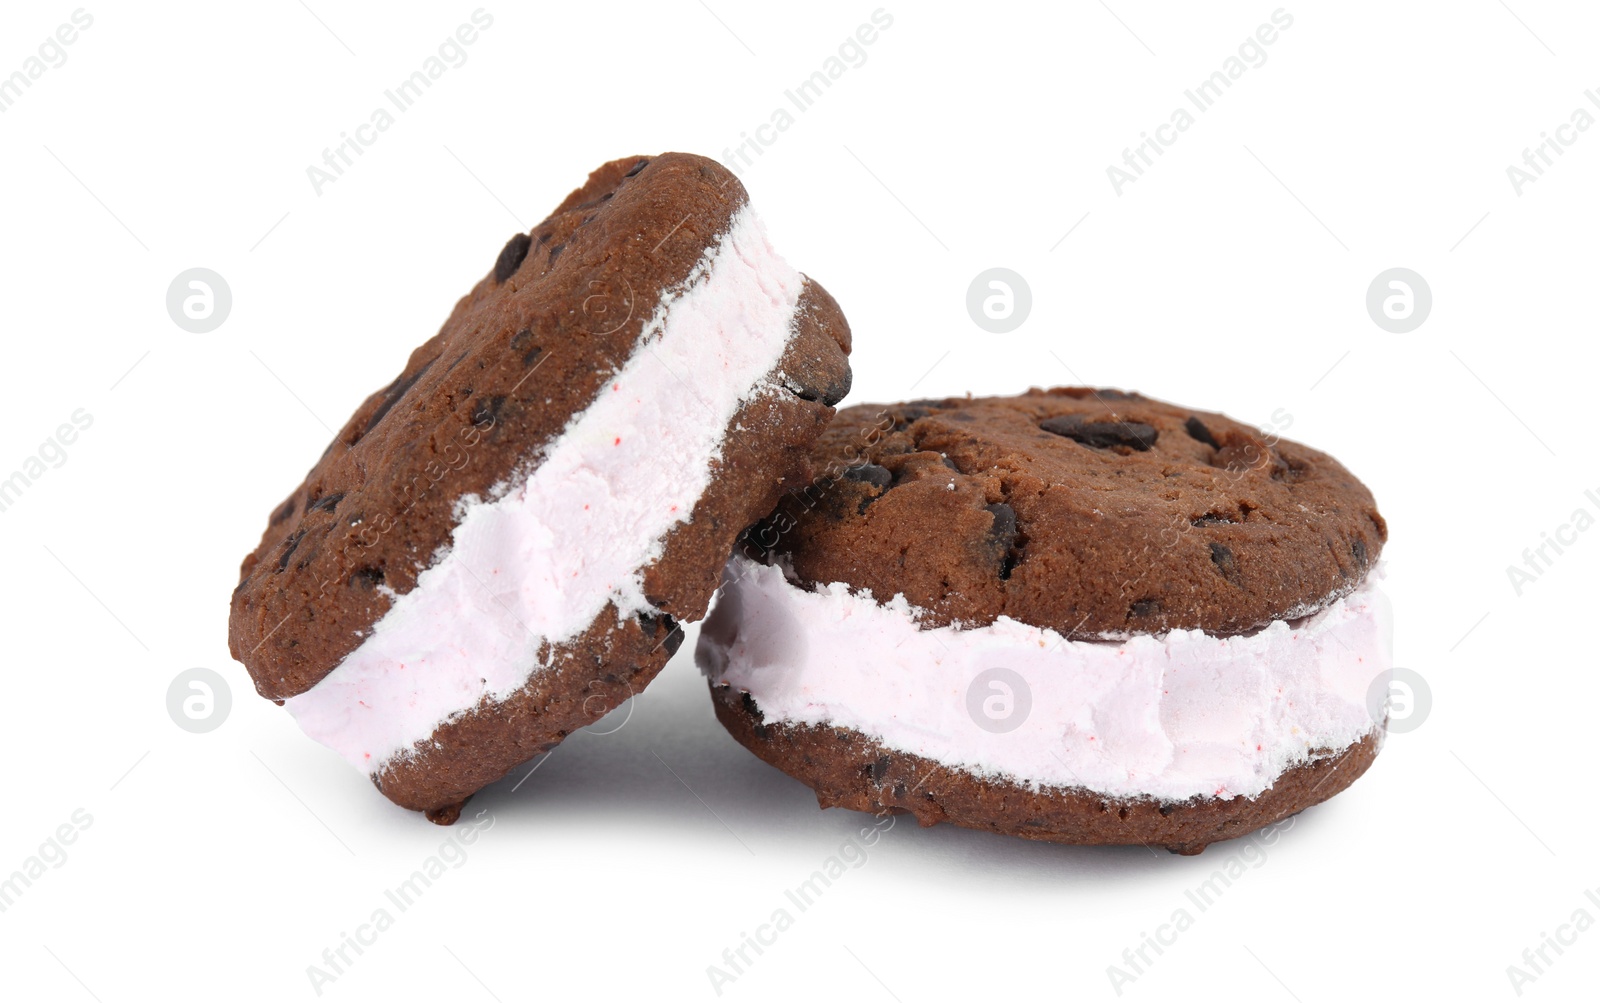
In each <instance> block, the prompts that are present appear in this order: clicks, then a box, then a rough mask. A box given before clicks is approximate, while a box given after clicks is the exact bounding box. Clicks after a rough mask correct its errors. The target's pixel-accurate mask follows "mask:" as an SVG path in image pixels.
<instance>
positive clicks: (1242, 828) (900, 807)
mask: <svg viewBox="0 0 1600 1003" xmlns="http://www.w3.org/2000/svg"><path fill="white" fill-rule="evenodd" d="M711 702H712V706H713V707H714V708H715V710H716V714H717V720H718V721H720V722H721V723H722V725H723V727H725V728H727V730H728V733H729V734H731V735H732V736H733V737H734V738H735V739H737V740H738V742H739V743H740V744H741V745H743V746H744V747H745V748H747V749H749V750H750V751H751V752H753V753H755V754H756V756H757V757H759V758H760V759H761V760H763V761H764V762H766V763H768V764H770V765H772V766H775V767H777V768H778V769H780V770H782V771H783V772H784V773H787V774H789V776H791V777H794V778H795V779H797V780H799V781H801V782H802V783H804V784H805V785H806V786H807V787H810V788H811V789H812V790H813V791H815V792H816V795H817V803H818V804H819V805H821V806H822V807H823V808H833V807H839V808H850V809H854V810H855V811H864V812H870V813H872V814H875V815H881V814H884V813H894V814H905V813H909V814H911V815H912V816H914V817H915V818H916V820H917V822H918V823H919V824H920V825H923V826H932V825H937V824H938V823H940V822H949V823H950V824H952V825H958V826H961V827H962V828H967V829H982V830H985V831H987V832H994V833H999V834H1001V835H1007V836H1021V837H1023V838H1025V839H1035V840H1042V841H1045V842H1052V843H1074V844H1091V845H1093V844H1102V845H1144V846H1150V847H1156V846H1159V847H1164V848H1166V849H1168V850H1170V851H1172V852H1173V853H1181V854H1195V853H1199V852H1200V851H1202V850H1204V849H1205V848H1206V847H1207V846H1208V845H1209V844H1211V843H1215V842H1219V841H1221V840H1225V839H1233V838H1236V837H1238V836H1243V835H1245V834H1247V833H1250V832H1253V831H1255V830H1257V829H1260V828H1262V827H1263V826H1267V825H1271V824H1272V823H1274V822H1277V821H1280V820H1282V819H1285V818H1288V817H1289V816H1291V815H1294V814H1297V813H1299V812H1301V811H1304V810H1305V809H1306V808H1309V807H1311V806H1312V805H1315V804H1320V803H1321V802H1323V801H1326V800H1327V799H1328V798H1331V797H1333V796H1334V795H1335V794H1337V793H1339V792H1340V791H1342V790H1344V789H1345V788H1346V787H1349V786H1350V785H1351V784H1352V783H1354V782H1355V781H1356V780H1357V779H1358V778H1359V777H1360V776H1361V775H1362V774H1363V773H1365V772H1366V771H1367V768H1368V767H1369V766H1371V765H1372V762H1373V759H1374V758H1375V757H1376V756H1377V754H1378V749H1379V748H1380V747H1381V745H1382V743H1383V733H1382V731H1381V730H1379V731H1374V732H1372V733H1371V734H1369V735H1367V737H1365V738H1363V739H1362V740H1361V741H1359V742H1356V743H1355V744H1353V745H1350V746H1348V747H1346V748H1344V749H1328V750H1323V752H1322V754H1321V755H1320V756H1319V757H1318V758H1315V759H1312V760H1311V761H1309V762H1307V763H1304V764H1301V765H1299V766H1294V767H1291V768H1290V769H1289V770H1287V771H1285V772H1284V773H1283V774H1282V775H1281V776H1279V777H1278V778H1277V779H1276V780H1275V781H1274V782H1273V784H1272V786H1271V787H1270V788H1268V789H1267V790H1266V791H1264V792H1263V793H1262V794H1260V795H1259V796H1257V797H1254V798H1246V797H1235V798H1230V799H1221V798H1194V799H1190V800H1188V801H1180V802H1162V801H1157V800H1155V799H1151V798H1111V797H1106V796H1103V795H1100V794H1096V793H1094V792H1093V791H1086V790H1071V789H1053V788H1032V787H1028V786H1025V785H1022V784H1018V783H1015V782H1011V781H1006V780H995V779H989V778H983V777H978V776H975V775H974V774H971V773H968V772H966V771H963V770H958V769H952V768H950V767H948V766H945V765H943V764H940V763H937V762H934V761H932V760H929V759H925V758H923V757H921V756H916V755H911V754H908V753H905V752H900V751H898V750H895V749H890V748H888V747H886V746H884V745H882V744H881V743H879V742H877V741H875V740H873V739H872V738H870V737H868V736H866V735H863V734H862V733H860V732H858V731H854V730H852V729H848V728H835V727H827V726H816V725H805V724H792V723H772V724H769V723H766V721H765V719H764V717H763V715H762V713H761V708H760V707H759V706H758V705H757V704H756V702H755V701H754V700H753V699H752V698H751V697H750V695H749V694H747V693H740V692H738V691H736V690H735V689H734V688H733V687H730V686H717V685H715V684H714V683H713V684H712V685H711Z"/></svg>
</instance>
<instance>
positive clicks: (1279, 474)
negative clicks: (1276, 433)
mask: <svg viewBox="0 0 1600 1003" xmlns="http://www.w3.org/2000/svg"><path fill="white" fill-rule="evenodd" d="M1310 469H1311V467H1310V466H1309V465H1308V464H1306V463H1302V462H1301V461H1299V460H1291V459H1289V458H1287V457H1285V456H1284V455H1282V454H1281V453H1279V452H1278V451H1277V450H1275V449H1274V450H1273V451H1272V479H1273V480H1275V481H1281V482H1283V483H1285V484H1293V483H1294V482H1295V481H1298V480H1301V479H1302V478H1304V477H1305V476H1306V474H1307V472H1309V471H1310Z"/></svg>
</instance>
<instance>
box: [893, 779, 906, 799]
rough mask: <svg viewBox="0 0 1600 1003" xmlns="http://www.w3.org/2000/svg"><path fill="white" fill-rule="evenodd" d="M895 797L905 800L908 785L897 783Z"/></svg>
mask: <svg viewBox="0 0 1600 1003" xmlns="http://www.w3.org/2000/svg"><path fill="white" fill-rule="evenodd" d="M894 796H895V797H897V798H903V797H905V796H906V785H905V784H904V783H897V784H895V785H894Z"/></svg>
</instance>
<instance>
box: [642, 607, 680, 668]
mask: <svg viewBox="0 0 1600 1003" xmlns="http://www.w3.org/2000/svg"><path fill="white" fill-rule="evenodd" d="M639 626H640V627H642V628H644V632H645V633H646V634H648V635H650V636H651V637H655V636H657V635H658V634H660V633H661V630H662V628H663V627H664V628H666V631H667V636H666V637H664V638H662V640H661V643H660V644H658V645H656V647H658V648H665V649H666V650H667V657H668V658H671V657H672V656H673V655H676V654H677V653H678V648H679V646H681V645H682V644H683V628H682V627H680V626H678V621H676V620H674V619H673V618H672V617H670V616H668V615H667V614H665V613H661V614H659V615H652V614H650V613H640V614H639Z"/></svg>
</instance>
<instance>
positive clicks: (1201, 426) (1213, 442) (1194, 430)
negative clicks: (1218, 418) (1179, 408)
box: [1183, 414, 1222, 449]
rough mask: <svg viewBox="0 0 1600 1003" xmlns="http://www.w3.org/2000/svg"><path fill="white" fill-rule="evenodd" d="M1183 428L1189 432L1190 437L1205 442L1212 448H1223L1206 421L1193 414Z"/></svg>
mask: <svg viewBox="0 0 1600 1003" xmlns="http://www.w3.org/2000/svg"><path fill="white" fill-rule="evenodd" d="M1183 430H1184V431H1185V432H1188V433H1189V438H1191V439H1195V440H1197V441H1199V442H1203V443H1205V444H1206V445H1208V446H1210V447H1211V448H1212V449H1221V448H1222V447H1221V446H1220V445H1218V444H1217V438H1216V436H1214V435H1212V434H1211V429H1209V428H1206V423H1205V422H1203V421H1201V420H1200V419H1199V418H1196V417H1195V416H1194V415H1192V414H1191V415H1190V416H1189V420H1188V421H1186V422H1184V423H1183Z"/></svg>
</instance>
